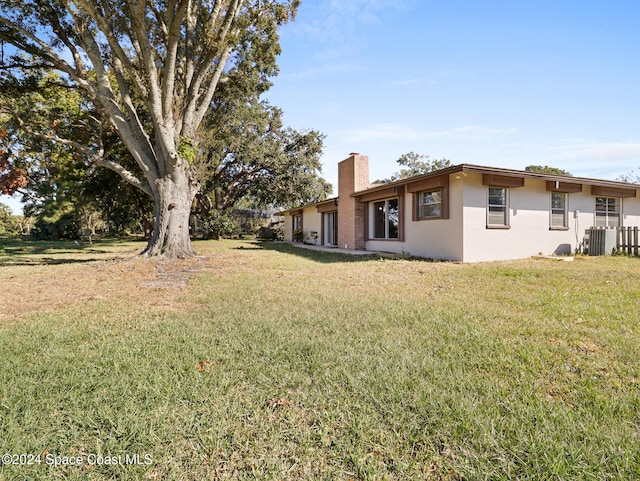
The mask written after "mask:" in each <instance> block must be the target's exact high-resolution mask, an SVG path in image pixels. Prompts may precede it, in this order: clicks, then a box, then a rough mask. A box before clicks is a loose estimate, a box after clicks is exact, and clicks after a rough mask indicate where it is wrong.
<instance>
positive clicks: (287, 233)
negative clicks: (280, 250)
mask: <svg viewBox="0 0 640 481" xmlns="http://www.w3.org/2000/svg"><path fill="white" fill-rule="evenodd" d="M284 240H285V241H287V242H291V241H292V240H293V216H291V215H290V214H287V215H285V216H284Z"/></svg>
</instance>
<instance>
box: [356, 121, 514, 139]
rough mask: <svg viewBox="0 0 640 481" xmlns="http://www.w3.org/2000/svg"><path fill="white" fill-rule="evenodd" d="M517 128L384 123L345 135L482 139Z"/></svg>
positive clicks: (366, 137) (510, 131) (394, 137)
mask: <svg viewBox="0 0 640 481" xmlns="http://www.w3.org/2000/svg"><path fill="white" fill-rule="evenodd" d="M515 131H516V129H515V128H513V127H510V128H487V127H483V126H480V125H464V126H461V127H453V128H451V129H447V130H440V131H433V130H421V129H417V128H414V127H412V126H410V125H403V124H394V123H383V124H374V125H370V126H367V127H363V128H359V129H351V130H347V131H345V132H344V135H345V136H347V137H349V138H350V139H352V140H353V141H368V140H420V139H474V140H481V139H487V138H493V137H500V136H505V135H511V134H513V133H514V132H515Z"/></svg>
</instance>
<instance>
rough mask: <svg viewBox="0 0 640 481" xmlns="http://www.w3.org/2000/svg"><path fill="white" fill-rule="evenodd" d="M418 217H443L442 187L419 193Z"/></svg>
mask: <svg viewBox="0 0 640 481" xmlns="http://www.w3.org/2000/svg"><path fill="white" fill-rule="evenodd" d="M418 219H419V220H421V219H442V189H436V190H427V191H425V192H420V193H419V194H418Z"/></svg>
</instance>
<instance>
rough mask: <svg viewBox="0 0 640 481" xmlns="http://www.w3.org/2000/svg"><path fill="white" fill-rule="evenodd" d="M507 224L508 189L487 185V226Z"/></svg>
mask: <svg viewBox="0 0 640 481" xmlns="http://www.w3.org/2000/svg"><path fill="white" fill-rule="evenodd" d="M508 225H509V189H508V188H506V187H489V201H488V203H487V227H498V226H508Z"/></svg>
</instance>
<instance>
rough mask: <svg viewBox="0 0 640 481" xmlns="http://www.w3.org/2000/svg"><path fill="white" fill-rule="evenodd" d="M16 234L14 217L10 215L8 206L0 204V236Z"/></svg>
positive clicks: (16, 228) (16, 226)
mask: <svg viewBox="0 0 640 481" xmlns="http://www.w3.org/2000/svg"><path fill="white" fill-rule="evenodd" d="M17 233H18V225H17V221H16V217H15V216H14V215H13V214H12V212H11V209H10V208H9V206H8V205H5V204H3V203H2V202H0V235H7V234H17Z"/></svg>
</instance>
